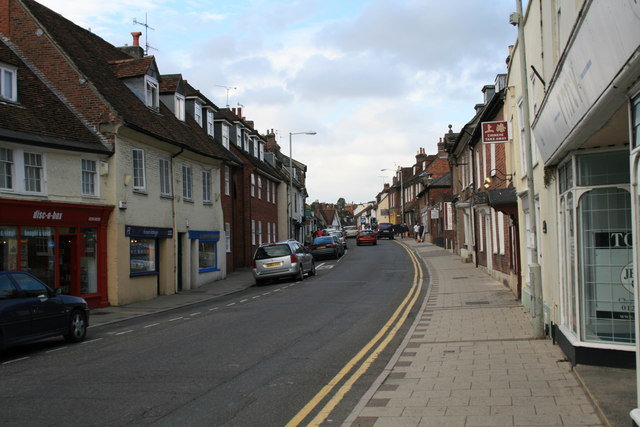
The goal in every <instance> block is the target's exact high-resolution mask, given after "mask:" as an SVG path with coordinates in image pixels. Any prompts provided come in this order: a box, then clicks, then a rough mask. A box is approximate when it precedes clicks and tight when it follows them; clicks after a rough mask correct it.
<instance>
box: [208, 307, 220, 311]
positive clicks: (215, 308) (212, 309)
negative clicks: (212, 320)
mask: <svg viewBox="0 0 640 427" xmlns="http://www.w3.org/2000/svg"><path fill="white" fill-rule="evenodd" d="M219 308H220V307H213V308H210V309H209V311H214V310H218V309H219Z"/></svg>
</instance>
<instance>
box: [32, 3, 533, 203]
mask: <svg viewBox="0 0 640 427" xmlns="http://www.w3.org/2000/svg"><path fill="white" fill-rule="evenodd" d="M39 1H40V3H42V4H44V5H45V6H47V7H49V8H51V9H53V10H54V11H56V12H58V13H60V14H61V15H63V16H64V17H66V18H67V19H70V20H71V21H73V22H74V23H76V24H77V25H79V26H81V27H83V28H86V29H90V30H91V31H92V32H93V33H94V34H97V35H98V36H100V37H102V38H103V39H104V40H106V41H107V42H109V43H111V44H113V45H115V46H124V45H131V44H132V37H131V32H132V31H141V32H142V33H143V35H142V37H141V45H143V46H146V45H148V46H149V49H148V53H149V54H150V55H154V56H155V58H156V62H157V64H158V67H159V69H160V73H161V74H182V77H183V78H184V79H186V80H188V81H189V83H190V84H191V85H192V86H194V87H195V88H197V89H198V90H200V91H201V92H202V93H203V94H205V95H206V96H207V97H208V98H209V99H210V100H211V101H213V102H214V103H215V104H216V105H217V106H218V107H226V106H227V105H228V106H229V107H231V108H233V107H241V108H242V115H243V116H245V117H246V119H247V120H251V121H253V122H254V125H255V128H256V129H257V130H258V131H259V132H260V133H262V134H264V133H266V131H267V130H269V129H274V130H275V131H276V133H277V135H278V143H279V144H280V147H281V149H282V151H283V153H284V154H286V155H289V134H290V133H299V132H308V131H312V132H316V135H304V134H300V135H293V136H292V138H291V150H292V151H291V153H292V155H293V158H294V159H296V160H297V161H300V162H302V163H304V164H305V165H307V168H308V169H307V182H306V185H307V192H308V194H309V198H308V199H307V201H308V202H309V203H311V202H313V201H316V200H319V201H321V202H327V203H335V202H337V201H338V199H339V198H344V199H345V201H346V202H347V203H350V202H355V203H366V202H368V201H372V200H375V197H376V195H377V194H378V193H379V192H380V191H381V190H382V189H383V186H384V183H388V182H391V179H392V177H393V176H394V174H395V172H394V170H395V169H396V168H398V167H399V166H403V167H408V166H412V165H413V164H414V163H415V155H416V154H417V153H418V150H419V149H420V148H424V149H425V150H426V152H427V154H435V153H436V150H437V149H436V147H437V143H438V141H439V139H440V138H441V137H442V136H443V135H444V134H445V133H446V132H447V131H448V130H449V127H448V126H449V125H450V124H451V125H452V126H453V128H452V129H453V131H454V132H457V131H459V130H460V129H461V128H462V126H463V125H464V124H465V123H467V122H468V121H469V120H471V118H472V117H473V114H474V106H475V105H476V104H478V103H482V101H483V96H482V87H483V86H485V85H487V84H493V83H494V81H495V78H496V75H497V74H500V73H506V71H507V70H506V62H505V61H506V58H507V56H508V46H509V45H512V44H514V43H515V40H516V37H517V29H516V28H515V27H513V26H511V25H510V24H509V15H510V14H511V13H512V12H514V11H515V9H516V0H491V1H486V0H448V1H442V0H83V1H73V2H72V1H69V0H39ZM524 3H525V4H526V2H524ZM136 22H137V23H136ZM140 23H142V24H144V23H146V24H147V25H148V26H149V27H150V28H149V29H147V27H145V26H144V25H142V24H140ZM382 169H388V170H385V171H382Z"/></svg>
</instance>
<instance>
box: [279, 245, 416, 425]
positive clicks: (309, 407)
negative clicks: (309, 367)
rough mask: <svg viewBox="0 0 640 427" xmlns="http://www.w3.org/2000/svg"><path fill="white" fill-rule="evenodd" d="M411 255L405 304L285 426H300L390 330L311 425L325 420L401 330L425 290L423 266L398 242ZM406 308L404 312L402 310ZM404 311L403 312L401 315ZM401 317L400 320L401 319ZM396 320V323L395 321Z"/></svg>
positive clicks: (403, 303)
mask: <svg viewBox="0 0 640 427" xmlns="http://www.w3.org/2000/svg"><path fill="white" fill-rule="evenodd" d="M397 243H398V244H400V245H401V246H402V247H404V249H405V250H406V251H407V253H408V254H409V257H410V258H411V261H412V263H413V271H414V273H413V284H412V286H411V289H410V291H409V293H408V294H407V296H406V297H405V299H404V300H403V301H402V303H401V304H400V305H399V306H398V308H397V309H396V311H395V312H394V313H393V315H392V316H391V317H390V318H389V320H388V321H387V323H385V325H384V326H383V327H382V329H380V331H379V332H378V333H377V334H376V335H375V336H374V337H373V339H371V341H369V342H368V343H367V345H365V346H364V347H363V348H362V349H361V350H360V351H359V352H358V354H356V355H355V356H354V357H353V358H352V359H351V360H350V361H349V362H348V363H347V364H346V365H345V366H344V367H343V368H342V369H341V370H340V372H338V373H337V374H336V375H335V376H334V377H333V378H332V379H331V381H329V383H328V384H327V385H325V386H324V387H322V389H321V390H320V391H319V392H318V393H317V394H316V395H315V396H314V397H313V398H312V399H311V400H310V401H309V403H307V404H306V405H305V406H304V407H303V408H302V409H301V410H300V411H299V412H298V413H297V414H296V415H295V416H294V417H293V418H292V419H291V420H290V421H289V422H288V423H287V424H286V425H287V427H293V426H298V425H300V423H301V422H302V421H303V420H304V419H305V418H306V417H308V416H309V414H310V413H311V411H313V410H314V409H315V408H316V407H317V406H318V405H319V404H320V402H321V401H322V400H323V399H325V398H326V397H327V396H328V395H329V393H330V392H331V391H332V390H333V389H334V388H335V387H336V386H337V385H338V384H339V383H340V382H341V381H342V380H343V379H344V378H345V376H346V375H347V374H348V373H349V372H350V371H351V370H352V369H353V368H354V367H355V366H356V365H357V364H358V363H360V361H361V360H362V359H363V358H364V357H365V355H366V354H367V353H368V352H369V351H370V350H371V348H372V347H373V346H374V345H375V344H376V342H378V341H379V340H380V339H381V338H382V337H383V336H384V335H385V334H387V332H388V333H389V334H388V335H387V337H386V338H385V339H384V340H383V341H382V342H380V344H379V345H378V347H377V348H376V349H375V350H374V351H373V352H372V353H371V354H370V355H369V357H368V358H367V359H366V360H365V361H364V362H363V363H362V365H361V366H360V368H359V369H357V370H356V371H355V372H354V373H353V375H352V376H351V377H350V378H349V379H348V380H347V381H346V382H345V384H344V385H343V386H342V387H341V388H340V389H338V391H337V392H336V394H335V395H334V396H333V398H331V400H329V402H327V404H326V405H325V406H324V407H323V408H322V409H321V410H320V412H319V413H318V415H316V417H315V418H314V419H313V420H311V422H310V423H309V425H311V426H316V425H319V424H320V423H322V421H324V419H325V418H326V417H327V416H329V414H330V413H331V411H332V410H333V409H334V408H335V407H336V406H337V405H338V403H340V401H341V400H342V399H343V398H344V396H345V395H346V394H347V392H348V391H349V390H351V387H353V384H354V383H355V382H356V381H357V380H358V379H359V378H360V377H361V376H362V375H363V374H364V373H365V372H366V371H367V369H369V367H370V366H371V364H372V363H373V361H374V360H375V359H376V358H377V357H378V355H380V353H382V351H384V349H385V348H386V347H387V345H388V344H389V342H391V340H392V339H393V338H394V337H395V334H396V333H397V332H398V330H399V329H400V326H401V325H402V324H403V323H404V321H405V320H406V318H407V316H408V315H409V312H410V311H411V309H412V308H413V306H414V305H415V302H416V301H417V299H418V295H420V290H421V289H422V281H423V273H422V266H421V265H420V263H419V262H418V260H417V258H416V256H415V254H414V253H413V252H412V251H411V250H410V249H409V248H408V247H407V246H406V245H404V244H403V243H399V242H397ZM403 311H404V312H403ZM401 314H402V315H401ZM398 319H399V320H398ZM396 320H398V321H397V323H396ZM394 323H395V326H394V327H393V328H392V327H391V326H392V325H393V324H394Z"/></svg>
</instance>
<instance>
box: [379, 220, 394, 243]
mask: <svg viewBox="0 0 640 427" xmlns="http://www.w3.org/2000/svg"><path fill="white" fill-rule="evenodd" d="M383 237H386V238H387V239H391V240H393V224H390V223H388V222H381V223H380V224H378V239H381V238H383Z"/></svg>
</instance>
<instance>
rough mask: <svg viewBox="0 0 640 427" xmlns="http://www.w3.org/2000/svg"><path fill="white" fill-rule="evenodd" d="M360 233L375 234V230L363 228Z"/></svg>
mask: <svg viewBox="0 0 640 427" xmlns="http://www.w3.org/2000/svg"><path fill="white" fill-rule="evenodd" d="M360 234H373V231H371V230H362V231H361V232H360Z"/></svg>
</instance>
